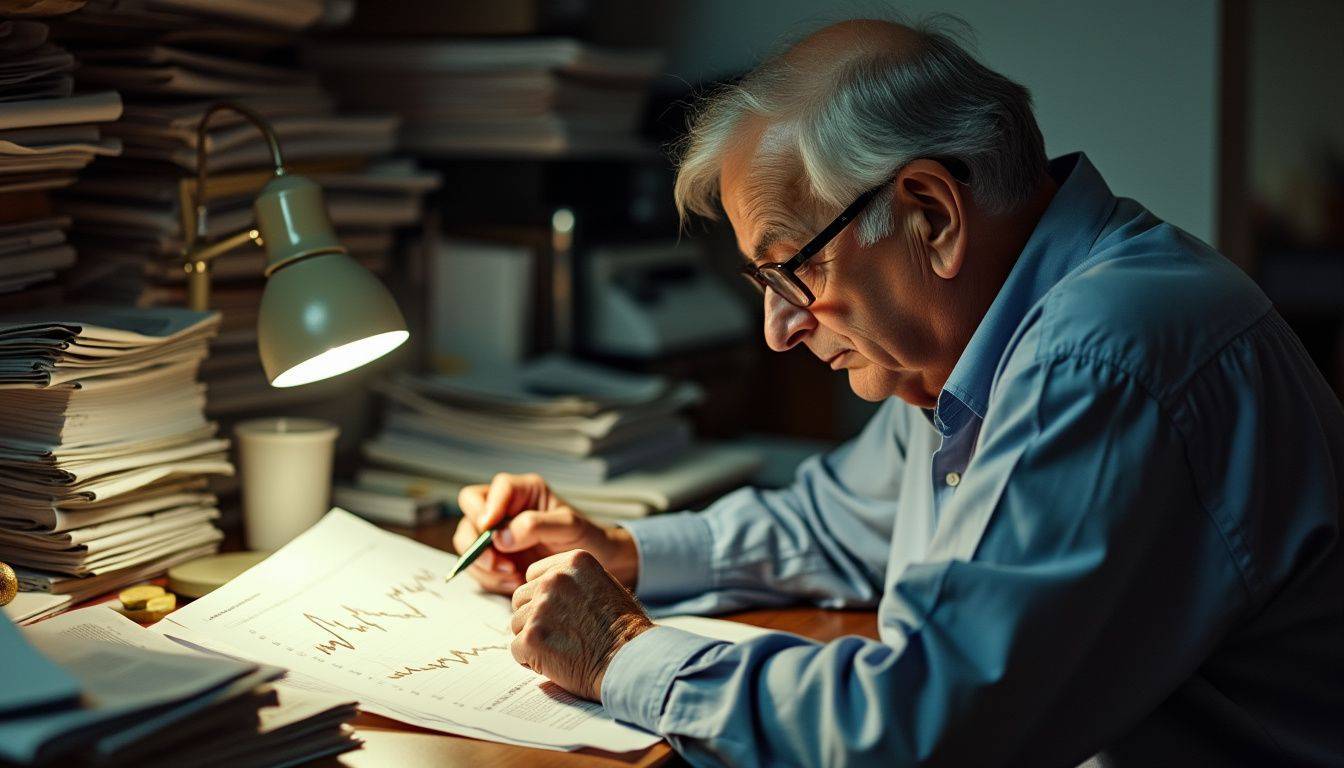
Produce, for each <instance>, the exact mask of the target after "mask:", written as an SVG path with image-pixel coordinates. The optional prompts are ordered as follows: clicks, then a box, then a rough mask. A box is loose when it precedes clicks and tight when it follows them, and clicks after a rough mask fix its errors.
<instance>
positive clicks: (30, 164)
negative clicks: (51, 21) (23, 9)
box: [0, 18, 121, 307]
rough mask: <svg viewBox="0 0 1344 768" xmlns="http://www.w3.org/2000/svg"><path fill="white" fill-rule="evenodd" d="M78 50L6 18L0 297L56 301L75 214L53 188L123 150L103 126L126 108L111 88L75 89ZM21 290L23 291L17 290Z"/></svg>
mask: <svg viewBox="0 0 1344 768" xmlns="http://www.w3.org/2000/svg"><path fill="white" fill-rule="evenodd" d="M75 66H76V61H75V57H74V56H73V55H72V54H71V53H70V51H68V50H66V49H65V48H64V47H62V46H61V45H59V44H57V43H55V42H52V40H51V39H50V28H49V27H48V25H47V24H46V23H44V22H41V21H36V20H31V19H8V20H7V19H3V18H0V297H3V298H0V301H3V302H4V303H5V305H6V306H11V307H13V306H18V305H19V304H20V303H22V304H23V305H25V306H41V305H42V304H46V303H51V302H53V301H57V300H59V299H60V297H61V289H60V287H59V285H58V283H57V282H56V278H57V276H58V275H59V274H61V273H62V272H64V271H65V270H67V269H69V268H70V267H72V266H73V265H74V263H75V249H74V247H72V246H71V244H70V243H69V242H68V240H67V236H66V233H67V232H68V230H69V229H70V223H71V222H70V219H69V217H67V216H63V215H60V214H58V213H56V212H55V211H54V210H53V207H52V203H51V199H50V193H51V191H52V190H56V189H61V188H64V187H69V186H70V185H71V184H73V183H74V182H75V179H76V177H77V175H78V174H79V172H80V171H81V170H83V169H84V168H85V166H87V165H88V164H89V163H90V162H92V161H93V159H94V158H95V157H99V156H104V157H106V156H112V155H116V154H118V153H119V152H120V151H121V141H120V140H119V139H117V138H115V137H113V136H110V135H109V134H108V133H107V132H106V131H105V125H104V124H106V123H107V122H108V121H112V120H115V119H117V117H118V116H120V114H121V99H120V98H119V97H118V96H117V94H116V93H113V92H110V91H106V90H103V91H97V92H91V93H81V94H79V95H75V94H74V77H73V75H72V72H73V71H74V69H75ZM20 291H22V293H21V294H20V293H19V292H20Z"/></svg>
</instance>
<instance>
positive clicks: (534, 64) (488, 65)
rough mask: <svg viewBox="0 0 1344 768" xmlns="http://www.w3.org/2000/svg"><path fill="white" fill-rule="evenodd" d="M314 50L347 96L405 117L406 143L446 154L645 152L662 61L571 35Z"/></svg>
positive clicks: (377, 43) (395, 42) (390, 42)
mask: <svg viewBox="0 0 1344 768" xmlns="http://www.w3.org/2000/svg"><path fill="white" fill-rule="evenodd" d="M310 56H311V58H312V60H313V61H314V62H315V63H316V64H317V66H318V67H320V68H321V69H322V71H323V72H324V73H326V74H327V76H328V82H329V83H330V84H331V87H332V88H333V89H334V90H335V91H336V92H337V93H338V94H339V95H340V97H341V100H342V102H343V103H346V104H349V105H352V106H356V107H359V108H362V109H378V110H387V111H390V112H395V113H396V114H398V115H400V116H401V117H402V119H403V120H404V124H403V126H402V130H401V144H402V146H403V147H405V148H406V149H408V150H410V151H412V152H416V153H419V154H426V155H448V156H472V155H482V156H496V157H497V156H523V157H533V156H539V157H546V156H556V155H585V154H602V155H604V156H605V155H611V154H621V153H625V154H638V153H642V152H647V151H649V150H648V147H647V145H646V144H645V143H644V142H642V141H640V139H639V137H638V129H639V122H640V118H641V117H642V114H643V109H644V105H645V102H646V98H647V92H648V87H649V83H650V81H651V80H652V79H653V78H654V77H655V76H656V75H657V74H658V72H659V70H660V67H661V64H662V59H661V56H660V55H659V54H658V53H656V52H653V51H642V50H641V51H617V50H607V49H602V48H597V47H594V46H591V45H587V44H585V43H581V42H579V41H577V40H572V39H568V38H517V39H498V40H435V41H427V42H426V41H415V40H383V41H364V42H352V43H346V44H339V45H337V44H332V45H323V46H321V47H318V48H314V49H313V50H312V51H311V52H310ZM389 82H395V83H397V87H396V88H388V87H387V83H389Z"/></svg>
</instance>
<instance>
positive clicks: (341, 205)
mask: <svg viewBox="0 0 1344 768" xmlns="http://www.w3.org/2000/svg"><path fill="white" fill-rule="evenodd" d="M324 5H325V4H324V3H321V2H316V3H310V2H298V3H274V4H258V3H219V4H215V3H211V4H201V3H170V4H168V6H166V7H162V8H156V9H154V10H148V9H146V8H145V7H143V6H141V5H140V4H126V3H121V4H119V3H110V2H97V3H92V4H90V5H89V6H88V7H86V8H85V9H83V10H81V11H79V12H76V13H73V14H71V15H69V16H67V17H65V18H64V19H63V20H62V21H61V23H60V25H59V27H58V30H57V31H58V34H59V36H60V38H61V39H62V40H63V41H64V44H65V45H68V46H70V47H71V48H72V49H74V50H76V51H77V52H78V55H79V56H80V57H81V60H82V61H84V62H85V63H84V66H82V67H81V68H80V69H79V70H78V71H77V72H76V79H77V81H78V82H79V83H80V84H81V85H85V84H87V85H88V86H89V87H98V88H111V89H115V90H116V91H117V92H119V93H120V94H122V96H123V98H124V99H125V102H126V108H125V112H124V114H123V115H122V117H121V119H120V120H118V121H117V122H115V123H114V124H112V125H110V126H108V128H107V131H108V132H109V134H110V135H112V136H115V137H116V138H118V139H119V140H120V141H121V142H122V144H123V146H124V152H123V154H122V156H121V157H119V158H117V159H116V160H117V161H116V162H115V163H103V164H100V165H99V166H98V167H96V168H94V169H91V172H90V173H89V174H87V175H86V176H85V177H84V178H82V179H81V182H80V183H79V184H76V185H74V186H73V187H72V188H70V189H69V190H67V191H66V192H64V193H63V194H62V195H61V196H60V212H61V213H62V214H64V215H66V216H69V217H70V218H71V219H72V221H73V225H72V226H73V235H72V236H73V239H74V240H75V242H76V244H77V246H78V247H79V248H80V249H81V262H80V269H79V270H78V271H77V273H75V274H73V275H72V276H71V279H70V289H71V290H72V291H73V292H75V293H77V294H78V295H80V296H85V297H91V298H94V299H96V300H99V301H109V302H116V303H121V304H129V305H134V306H144V307H155V306H182V305H184V304H185V303H186V300H187V289H186V277H185V274H184V271H183V268H182V263H181V253H182V248H183V244H184V239H185V234H186V232H188V231H189V230H195V231H199V232H201V234H202V235H203V237H204V239H205V240H207V241H209V240H214V239H216V238H219V237H221V236H224V235H230V234H233V233H235V232H238V231H240V230H245V229H246V228H247V227H248V226H249V225H251V224H252V222H253V212H252V208H251V203H252V200H253V199H254V198H255V196H256V194H257V192H258V191H259V190H260V189H261V187H262V185H263V184H264V183H265V182H266V181H267V180H268V178H269V176H270V170H269V167H268V166H269V162H270V154H269V152H268V146H267V143H266V141H265V139H264V137H263V136H262V134H261V132H260V131H258V130H257V128H256V127H255V126H253V125H252V124H250V123H248V122H247V120H246V119H244V118H243V117H242V116H240V115H237V114H234V113H232V112H223V113H218V114H216V115H214V116H213V117H212V119H211V121H210V124H209V126H208V130H207V131H206V133H205V136H204V146H205V149H206V164H207V166H208V170H209V173H210V177H209V183H208V184H207V185H206V193H205V198H206V199H205V213H206V216H205V220H204V225H203V228H200V229H198V228H197V224H198V222H197V221H196V211H195V206H194V204H193V203H194V201H193V198H192V193H193V190H194V182H195V175H196V173H197V171H198V170H199V169H198V168H197V165H196V164H197V149H198V137H197V129H198V126H199V124H200V121H201V119H202V118H203V117H204V115H205V113H206V111H207V110H208V109H209V108H210V107H211V106H212V105H213V104H215V103H217V102H218V101H220V100H229V101H233V102H236V103H238V104H240V105H242V106H244V107H247V108H250V109H251V110H253V111H254V112H256V113H257V114H258V115H260V116H261V117H262V118H264V119H265V120H267V121H268V122H269V123H270V124H271V125H272V126H273V127H274V128H275V130H276V133H277V135H278V137H279V140H280V143H281V147H282V149H283V151H284V157H285V160H286V164H287V166H289V169H290V170H291V171H292V172H294V173H297V174H302V175H304V176H306V177H308V178H310V179H311V180H313V181H314V182H316V183H318V184H319V185H321V186H322V188H323V191H324V193H325V200H326V204H327V209H328V213H329V214H330V218H331V220H332V223H333V224H334V226H335V228H336V233H337V237H338V239H339V241H340V242H341V244H342V245H343V246H345V247H346V248H347V249H348V251H349V253H350V255H351V256H352V257H353V258H355V259H356V260H357V261H359V262H360V263H362V264H363V265H364V266H366V267H368V268H370V269H371V270H373V271H374V272H375V273H376V274H378V275H381V276H386V275H388V273H389V272H390V270H391V268H392V263H391V260H392V254H393V251H394V243H395V232H396V229H397V228H398V227H404V226H408V225H413V224H415V223H416V222H418V221H419V219H420V217H421V214H422V207H423V202H422V201H423V198H424V196H425V194H426V193H427V192H429V191H430V190H432V189H434V188H435V187H436V186H437V185H438V183H439V182H438V176H437V174H435V173H433V172H430V171H426V170H424V169H422V168H420V167H419V166H418V165H417V164H416V163H415V162H414V161H413V160H411V159H408V158H399V157H396V156H395V154H394V153H395V150H396V144H395V142H396V129H397V126H398V119H397V118H396V117H395V116H392V115H388V114H365V113H359V114H356V113H351V112H349V111H343V110H340V109H338V108H336V106H335V105H334V103H333V100H332V98H331V96H330V94H329V93H328V92H327V91H326V90H325V89H324V88H323V87H322V86H321V85H320V83H319V82H318V81H317V77H316V75H315V74H314V73H313V72H312V71H311V70H306V69H304V68H303V67H302V66H300V65H299V64H298V49H299V46H300V43H301V37H300V34H301V32H302V31H304V30H305V29H306V28H307V27H309V26H311V25H312V24H313V23H314V22H316V21H318V20H319V19H320V18H322V11H323V7H324ZM268 9H269V10H268ZM235 15H236V16H237V18H236V19H233V18H231V20H230V21H229V23H223V24H221V23H220V19H219V18H217V17H218V16H226V17H232V16H235ZM238 21H242V22H246V24H240V23H237V22H238ZM252 25H261V26H252ZM264 265H265V255H264V253H263V252H262V250H261V249H259V248H257V247H256V246H255V245H253V244H251V243H245V244H242V245H240V246H239V247H238V248H236V249H234V250H233V251H230V252H229V253H226V254H225V255H223V256H221V257H219V258H218V259H216V260H215V261H214V262H213V269H212V276H213V283H214V289H213V291H212V294H213V295H212V299H211V308H212V309H218V310H219V311H220V312H221V313H222V316H223V317H222V324H221V328H220V333H219V335H218V336H217V337H216V339H215V340H214V342H213V343H212V345H211V355H210V357H209V359H208V360H207V361H206V362H205V363H204V364H203V365H202V377H203V378H204V379H205V380H206V381H207V382H208V383H209V384H210V397H209V401H208V403H207V412H208V413H210V414H211V415H212V416H229V417H232V416H235V415H238V414H241V413H245V412H256V411H260V410H266V409H269V410H273V409H275V408H284V407H289V406H292V405H298V404H302V403H307V402H311V401H313V400H314V399H318V398H322V397H330V396H331V395H332V394H333V393H334V391H333V388H332V386H327V385H321V386H311V387H298V388H287V389H281V388H273V387H271V386H269V384H268V382H267V381H266V379H265V376H264V375H263V372H262V370H261V366H260V362H259V359H258V356H257V351H256V345H257V333H256V324H257V312H258V306H259V303H260V299H261V293H262V288H263V285H264V282H263V278H262V272H263V268H264ZM335 386H337V387H339V385H335Z"/></svg>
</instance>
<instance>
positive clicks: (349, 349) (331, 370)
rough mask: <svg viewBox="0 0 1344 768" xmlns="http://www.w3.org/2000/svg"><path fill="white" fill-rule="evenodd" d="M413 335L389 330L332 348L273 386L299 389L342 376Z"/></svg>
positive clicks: (293, 369)
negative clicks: (299, 387)
mask: <svg viewBox="0 0 1344 768" xmlns="http://www.w3.org/2000/svg"><path fill="white" fill-rule="evenodd" d="M410 336H411V334H410V333H408V332H406V331H388V332H387V333H380V334H378V335H377V336H370V337H368V338H367V339H360V340H359V341H352V342H350V343H349V344H342V345H341V346H339V347H333V348H332V349H328V350H327V351H326V352H323V353H322V354H320V355H318V356H317V357H313V358H310V359H308V360H304V361H303V362H302V363H299V364H298V365H296V366H294V367H293V368H290V369H289V370H287V371H285V372H283V373H281V374H280V375H279V376H276V377H275V381H272V382H271V386H273V387H297V386H299V385H300V384H311V383H312V382H314V381H320V380H322V379H329V378H331V377H332V376H339V375H341V374H342V373H345V372H346V371H353V370H354V369H356V368H358V367H360V366H361V365H364V364H365V363H369V362H373V361H374V360H377V359H378V358H380V357H382V356H383V355H386V354H387V353H388V352H391V351H392V350H394V349H396V348H397V347H399V346H401V345H402V343H403V342H405V341H406V339H408V338H410Z"/></svg>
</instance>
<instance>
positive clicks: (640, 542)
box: [621, 512, 714, 603]
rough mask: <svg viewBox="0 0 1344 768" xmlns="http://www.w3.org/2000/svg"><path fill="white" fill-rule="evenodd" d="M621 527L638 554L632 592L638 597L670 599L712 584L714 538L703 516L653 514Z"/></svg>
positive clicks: (688, 513) (709, 586)
mask: <svg viewBox="0 0 1344 768" xmlns="http://www.w3.org/2000/svg"><path fill="white" fill-rule="evenodd" d="M621 526H622V527H624V528H625V529H626V530H627V531H629V532H630V535H631V536H632V537H634V540H635V550H636V551H637V552H638V554H639V575H638V576H637V577H636V580H635V594H636V595H638V596H639V598H640V599H641V600H645V601H647V602H650V603H663V602H671V601H673V600H679V599H681V598H683V597H688V596H692V595H699V594H702V593H704V592H707V591H709V590H710V589H712V588H713V587H714V564H713V546H714V538H713V536H712V535H711V534H710V530H709V522H708V521H707V520H705V518H704V516H703V515H701V514H699V513H695V512H681V513H678V514H675V515H657V516H654V517H649V518H645V519H643V520H627V521H625V522H623V523H621Z"/></svg>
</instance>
